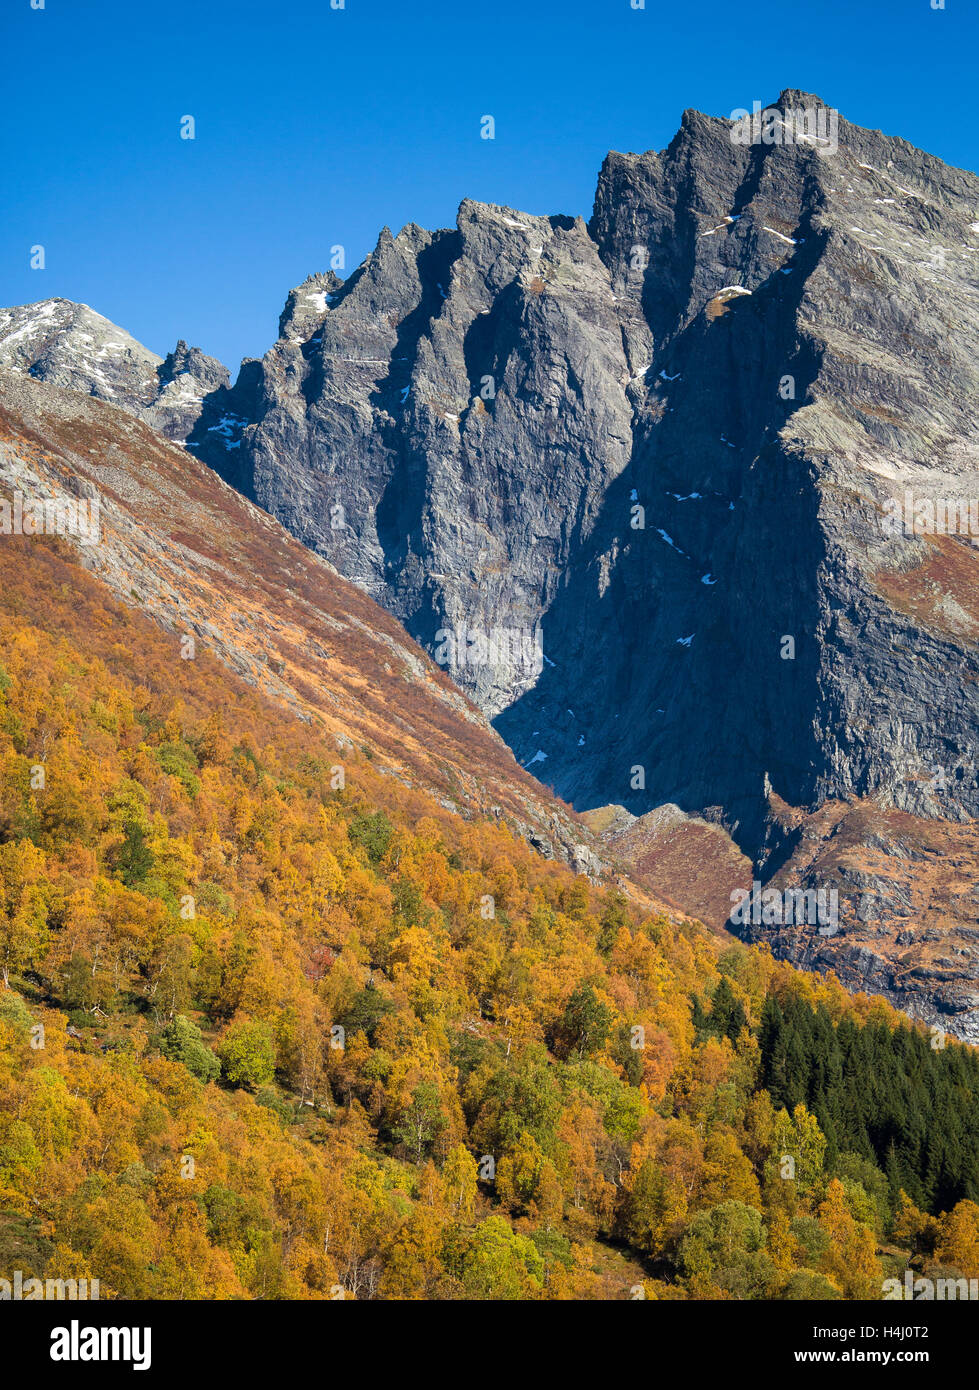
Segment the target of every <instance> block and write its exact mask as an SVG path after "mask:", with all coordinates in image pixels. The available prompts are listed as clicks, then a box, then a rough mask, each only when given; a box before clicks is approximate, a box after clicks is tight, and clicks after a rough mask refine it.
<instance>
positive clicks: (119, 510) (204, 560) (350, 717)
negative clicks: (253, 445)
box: [0, 369, 602, 874]
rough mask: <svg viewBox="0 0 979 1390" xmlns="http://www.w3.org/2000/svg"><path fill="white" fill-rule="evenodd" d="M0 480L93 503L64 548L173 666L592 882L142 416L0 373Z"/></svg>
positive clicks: (420, 672)
mask: <svg viewBox="0 0 979 1390" xmlns="http://www.w3.org/2000/svg"><path fill="white" fill-rule="evenodd" d="M0 483H2V484H3V485H4V488H5V491H6V492H7V494H8V496H14V495H16V494H17V493H19V494H20V495H21V496H22V497H25V498H46V499H49V500H50V502H51V503H52V504H55V503H61V504H64V503H68V504H75V503H78V502H79V501H80V502H82V504H83V505H88V503H87V502H86V499H92V498H95V499H98V513H97V517H98V528H97V529H98V540H97V543H93V541H92V538H88V539H86V538H83V537H81V536H79V535H72V534H70V533H69V534H67V535H66V537H65V540H66V543H68V544H70V545H71V546H72V547H73V549H74V551H75V555H76V563H77V564H79V565H81V566H82V567H83V568H84V570H86V571H88V572H89V573H90V574H91V575H93V576H94V577H95V578H96V579H97V580H98V581H100V582H101V583H102V584H104V585H106V586H107V587H108V589H109V590H110V591H111V593H112V594H114V595H115V596H116V598H117V599H118V600H119V601H121V602H122V603H123V604H124V605H126V606H127V607H129V608H134V609H136V610H137V611H138V612H140V613H142V614H144V615H145V616H146V617H147V618H149V619H151V620H152V621H153V622H155V623H157V624H159V625H161V626H162V627H163V628H164V629H166V630H167V631H168V632H169V633H170V641H171V643H172V647H173V651H174V659H175V660H178V659H180V652H181V651H182V650H183V644H184V643H192V644H193V651H194V658H193V659H195V660H196V659H197V654H198V651H199V653H200V655H201V656H202V657H203V656H206V657H207V658H208V659H211V660H214V659H216V660H217V661H219V662H220V663H222V664H223V665H224V666H225V667H226V668H227V669H228V670H229V671H230V672H232V673H233V674H234V675H236V676H238V677H240V678H241V679H242V680H244V681H245V682H246V683H247V684H248V685H249V686H251V687H253V688H254V689H255V691H256V692H257V693H260V694H261V696H262V697H263V698H265V699H268V700H272V701H274V702H275V703H277V704H279V705H281V706H282V707H284V708H286V709H288V710H289V711H291V712H292V713H293V714H295V715H296V716H298V717H299V718H301V719H302V720H303V721H304V722H306V723H307V724H310V725H315V726H316V727H317V728H319V729H321V730H324V731H328V732H329V734H330V736H331V737H332V738H333V740H334V742H335V746H336V747H337V748H338V749H340V750H342V749H348V750H350V749H353V748H354V747H355V746H356V747H357V748H361V749H367V750H368V751H369V753H370V756H371V757H372V758H376V761H377V765H378V766H379V767H380V768H383V769H386V770H387V771H388V773H389V775H394V776H396V777H398V778H400V779H402V780H403V781H405V782H407V783H408V784H409V785H415V786H418V787H420V788H424V789H425V790H426V791H427V792H429V793H430V794H432V795H434V796H436V797H437V798H438V799H439V801H440V802H441V803H442V804H443V805H445V806H447V807H449V808H451V809H452V810H454V811H458V812H460V813H462V814H465V815H468V816H485V817H489V818H491V819H494V820H499V821H501V822H506V823H508V824H510V825H511V826H512V827H513V829H514V830H515V831H516V832H517V833H519V834H522V835H523V836H525V837H526V838H527V839H529V840H530V841H531V842H533V843H534V844H535V845H536V846H538V847H539V848H540V849H541V850H542V851H544V852H545V853H546V854H548V855H553V854H556V855H558V856H559V857H562V858H564V859H565V860H566V861H567V862H569V863H572V864H575V865H576V866H577V867H578V868H579V869H581V870H582V871H587V872H592V873H594V874H599V873H601V872H602V869H601V865H600V863H599V860H598V858H597V856H596V855H595V854H594V853H593V851H592V849H591V848H590V845H591V844H592V843H593V837H592V835H591V832H590V831H589V829H588V828H587V827H586V826H585V825H584V824H583V823H582V822H580V821H579V820H578V819H577V818H576V817H575V816H574V814H573V813H572V812H571V811H570V809H569V808H567V807H564V806H562V805H561V804H560V803H559V802H557V801H556V800H555V799H554V798H553V797H551V796H549V795H548V794H547V793H546V792H545V791H544V789H543V788H542V787H541V785H540V783H539V782H537V781H536V780H535V779H534V778H533V777H531V776H530V775H529V774H528V773H525V772H523V771H522V770H521V768H520V767H519V766H518V765H517V764H516V763H515V762H514V760H513V757H512V755H511V753H510V752H509V750H508V749H507V748H506V746H505V745H504V743H503V742H502V740H501V739H500V737H499V735H498V734H496V733H495V732H494V730H493V729H492V728H491V726H490V725H489V724H488V722H487V721H486V719H485V717H484V716H483V715H482V714H481V713H480V711H479V710H478V709H477V708H476V707H475V706H474V705H472V704H471V703H470V702H469V701H468V700H467V699H466V697H465V696H464V695H462V694H461V693H460V692H459V690H458V689H457V688H456V687H455V686H454V685H453V683H452V682H451V681H450V680H449V678H448V677H447V676H446V675H445V673H444V672H442V671H440V670H439V668H438V667H437V666H435V665H434V663H433V662H432V661H431V660H430V658H429V657H427V655H426V654H425V653H424V652H423V651H421V650H420V649H419V648H418V647H417V646H416V645H415V644H414V642H413V641H412V640H411V639H410V638H409V637H408V636H407V634H406V633H405V631H404V630H403V628H401V627H400V625H399V624H398V623H397V622H396V621H395V620H394V619H393V618H391V617H389V616H388V615H387V614H386V613H385V612H384V611H383V610H382V609H380V608H378V607H377V605H376V604H375V603H374V602H373V601H372V600H371V599H369V598H367V597H366V596H365V595H364V594H363V593H361V591H360V590H359V589H357V588H356V587H355V586H353V585H352V584H350V583H348V582H347V581H346V580H344V579H342V578H341V577H340V576H339V575H337V573H336V572H335V571H334V570H333V569H332V568H331V566H330V565H329V564H327V563H326V562H325V561H323V560H321V559H319V558H317V557H316V556H315V555H312V554H310V552H309V551H308V550H306V549H305V548H304V547H303V546H301V545H299V544H298V542H296V541H294V540H293V539H292V538H291V537H290V536H289V534H288V533H287V532H286V531H284V530H283V529H282V528H281V527H280V526H279V525H278V524H277V523H275V522H273V521H272V520H271V519H270V518H269V517H268V516H266V515H265V514H264V513H262V512H260V511H258V509H257V508H255V507H254V506H252V505H251V504H250V503H248V502H246V501H245V500H244V499H243V498H242V497H241V496H240V495H239V494H238V493H236V492H235V491H233V489H231V488H230V487H228V486H227V485H226V484H225V483H223V482H222V481H221V480H220V479H219V478H218V477H217V476H216V474H215V473H213V472H212V471H211V470H210V469H209V468H207V467H206V466H205V465H204V464H202V463H199V462H198V461H197V460H196V459H194V458H193V456H192V455H190V454H188V453H187V452H185V451H184V450H183V449H179V448H177V447H176V446H174V445H171V444H169V443H168V442H167V441H166V440H163V439H161V437H160V436H159V434H157V433H156V432H155V431H154V430H152V429H150V428H149V427H148V426H147V425H145V424H143V423H142V421H138V420H135V419H133V418H131V416H130V415H129V413H128V412H124V411H123V410H121V409H119V408H117V407H115V406H112V405H109V404H107V403H105V402H103V401H99V400H96V399H88V400H86V399H83V398H82V397H81V396H80V395H78V394H77V393H75V392H73V391H70V390H69V391H64V390H61V389H59V388H57V387H55V386H52V385H51V384H48V383H42V382H37V381H33V380H31V379H30V378H29V377H26V376H24V375H22V374H18V373H13V372H9V371H5V370H3V369H0Z"/></svg>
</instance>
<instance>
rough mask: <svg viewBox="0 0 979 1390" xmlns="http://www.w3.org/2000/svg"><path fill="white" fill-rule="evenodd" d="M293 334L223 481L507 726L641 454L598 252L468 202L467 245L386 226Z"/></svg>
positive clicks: (265, 366) (552, 225)
mask: <svg viewBox="0 0 979 1390" xmlns="http://www.w3.org/2000/svg"><path fill="white" fill-rule="evenodd" d="M281 333H282V336H281V337H280V340H279V342H278V343H277V344H276V345H275V347H274V348H273V349H272V350H271V351H270V352H269V353H268V354H266V356H265V358H264V359H263V361H262V364H261V368H260V375H259V385H258V397H259V400H258V419H257V422H256V424H255V425H254V426H253V427H249V428H247V429H246V430H245V432H244V436H243V440H242V457H241V462H242V464H243V465H247V468H248V473H247V476H242V474H241V473H240V472H239V473H235V472H234V466H232V469H231V470H229V476H232V477H233V480H234V481H235V482H236V484H237V485H238V486H244V488H245V489H246V491H248V493H249V495H250V496H251V497H253V499H254V500H255V501H257V502H258V503H259V504H260V505H261V506H263V507H265V508H266V510H268V511H270V512H272V513H273V515H275V516H276V517H277V518H278V519H279V520H280V521H282V522H283V523H284V524H285V525H286V526H287V527H288V528H289V529H290V530H291V531H293V533H294V534H296V535H297V536H299V537H300V538H301V539H302V540H304V541H305V542H306V544H307V545H310V546H311V547H312V548H314V549H316V550H317V551H318V552H319V553H321V554H323V555H324V556H326V557H327V558H328V559H329V560H330V561H331V563H333V564H334V565H335V566H336V567H337V568H338V569H339V570H340V571H341V572H342V573H343V574H345V575H346V576H348V577H349V578H352V579H354V580H355V582H356V583H358V584H359V585H361V586H362V587H363V588H365V589H366V590H367V591H368V592H369V593H371V594H372V596H374V597H375V598H377V599H378V600H379V601H380V602H382V603H383V604H384V605H385V607H387V608H388V609H389V610H390V611H391V612H393V613H395V614H396V615H397V616H398V617H400V618H401V619H402V620H403V621H404V622H405V623H406V625H407V626H408V628H409V630H410V631H411V632H412V634H413V635H414V636H415V637H416V638H418V640H420V641H421V642H422V643H423V644H424V645H426V646H427V647H429V648H430V649H431V650H432V651H433V653H435V654H436V657H437V659H441V660H442V663H443V664H445V665H447V666H448V667H449V668H450V669H451V671H452V674H453V675H454V676H455V678H456V679H457V681H458V682H459V684H460V685H462V686H463V688H465V689H466V690H467V691H468V692H469V693H470V694H472V695H474V696H475V697H476V699H477V700H478V702H479V703H480V704H481V705H482V707H483V708H484V709H485V710H487V711H488V712H489V713H491V714H495V713H498V712H499V711H500V710H501V709H503V708H504V707H505V706H506V705H507V704H509V703H511V702H512V701H513V700H514V699H515V698H516V697H517V696H519V695H520V694H522V693H523V692H524V691H526V690H529V689H530V688H531V687H532V686H533V684H534V682H535V681H536V679H537V678H538V676H539V674H540V671H541V668H542V667H543V666H544V664H545V662H544V656H543V655H542V654H541V651H540V639H539V624H540V621H541V618H542V616H543V614H544V613H546V612H547V610H548V609H549V607H550V606H551V604H552V603H553V602H554V599H555V596H556V594H557V592H558V589H559V588H560V586H561V584H562V583H563V576H564V575H565V573H566V571H567V569H568V567H569V565H570V564H571V563H572V559H573V556H574V554H575V552H576V550H578V549H579V548H580V546H581V545H582V543H583V541H584V540H585V538H586V537H587V536H588V535H589V534H590V532H591V530H592V528H593V526H594V524H595V521H596V518H597V516H598V513H599V510H600V507H601V502H602V498H603V496H604V495H605V493H606V491H607V490H608V488H609V487H610V486H611V485H612V483H613V482H614V480H615V479H616V477H617V476H618V475H619V474H620V473H621V472H622V470H623V469H624V468H625V467H626V465H627V462H628V459H629V453H630V449H631V445H632V435H631V422H632V408H631V406H630V404H629V401H628V400H627V397H626V395H625V387H626V385H627V384H628V381H629V375H630V369H629V365H628V355H627V352H626V349H625V347H624V344H623V341H622V332H621V326H620V321H619V315H618V313H617V310H616V306H615V303H614V300H613V296H612V293H611V287H610V281H609V274H608V271H607V269H606V267H605V266H604V265H603V263H602V261H601V259H600V257H599V255H598V248H597V246H596V245H595V243H594V241H593V240H592V239H591V238H590V237H589V235H588V232H587V230H586V228H585V226H584V224H583V223H582V222H581V221H580V220H573V219H571V218H564V217H557V218H539V217H527V216H524V215H522V214H518V213H515V212H513V211H511V210H510V209H508V208H501V207H491V206H485V205H481V204H477V203H471V202H464V203H463V204H462V207H461V208H460V210H459V218H458V225H457V227H456V229H455V230H453V231H446V232H437V233H435V234H434V235H431V234H429V233H428V232H424V231H422V230H421V229H420V228H418V227H415V226H408V227H405V228H404V229H403V230H402V231H401V232H400V233H399V235H398V236H397V237H392V236H391V234H390V233H389V232H388V231H387V230H386V229H385V231H384V232H382V234H381V237H380V240H379V241H378V244H377V248H376V250H375V251H374V252H373V253H372V255H371V256H369V257H368V259H367V261H366V262H365V263H364V265H363V266H361V268H360V269H359V270H358V271H357V272H356V273H355V274H354V275H353V276H351V278H350V279H349V280H348V281H347V282H346V283H345V284H343V285H341V284H340V282H339V281H336V280H335V279H333V278H332V277H327V276H315V277H313V278H312V279H311V280H308V281H307V282H306V283H305V284H304V285H302V286H301V287H300V288H299V289H298V290H295V291H293V293H292V294H291V295H290V297H289V303H288V305H287V307H286V311H285V313H284V314H283V318H282V329H281ZM232 442H236V441H232ZM202 456H203V455H202ZM207 457H208V459H209V461H212V462H214V463H215V465H216V466H218V467H219V468H220V466H221V460H220V458H219V457H215V456H214V455H213V454H212V453H210V452H209V453H208V454H207ZM236 464H237V461H236ZM440 634H441V636H440Z"/></svg>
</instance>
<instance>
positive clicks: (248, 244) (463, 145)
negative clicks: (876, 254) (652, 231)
mask: <svg viewBox="0 0 979 1390" xmlns="http://www.w3.org/2000/svg"><path fill="white" fill-rule="evenodd" d="M946 4H947V8H946V9H945V10H937V11H936V10H933V9H931V7H930V3H929V0H819V3H809V4H800V3H798V0H796V3H794V4H792V3H785V4H783V3H771V4H765V3H762V4H757V3H755V4H751V3H747V0H745V2H744V3H740V4H739V3H736V0H724V3H720V0H699V3H694V0H685V3H684V0H646V8H645V10H639V11H636V10H633V9H631V8H630V0H563V2H562V0H468V2H467V0H454V3H453V0H346V8H345V9H343V10H333V9H331V8H330V3H329V0H278V2H277V0H172V3H168V4H162V3H152V0H150V2H148V0H45V8H44V9H43V10H32V9H31V8H30V0H3V5H2V16H0V52H2V53H3V71H4V101H3V119H2V129H3V135H2V137H0V140H2V148H3V154H4V160H3V188H4V194H3V202H4V205H5V206H4V208H3V211H2V214H0V266H2V276H0V303H3V304H20V303H24V302H27V301H30V300H36V299H43V298H47V297H49V296H51V295H64V296H66V297H68V298H70V299H79V300H83V301H84V302H85V303H87V304H90V305H92V307H93V308H95V309H97V310H98V311H99V312H100V313H103V314H105V315H107V316H108V317H109V318H111V319H114V320H115V321H116V322H118V323H120V324H121V325H122V326H123V327H125V328H127V329H128V330H129V331H130V332H131V333H133V334H134V335H135V336H136V337H137V338H139V339H141V340H142V341H143V342H145V343H146V344H147V346H149V347H151V348H152V349H154V351H156V352H158V353H160V354H161V355H162V354H163V353H165V352H166V351H167V350H168V349H169V347H171V346H172V345H173V343H174V342H175V341H176V339H177V338H178V337H183V338H186V339H188V340H189V341H190V342H191V343H196V344H199V345H200V346H201V347H203V348H204V349H205V351H207V352H211V353H213V354H215V355H216V356H218V357H221V358H222V359H223V360H224V361H226V362H228V363H229V365H231V366H232V367H233V368H236V367H237V364H238V361H239V359H240V358H241V357H242V356H256V355H260V354H261V353H262V352H264V351H265V350H266V348H267V347H268V346H269V345H270V343H271V341H272V339H273V338H274V335H275V328H276V322H277V318H278V314H279V311H280V309H281V307H282V304H283V302H284V300H285V296H286V294H287V292H288V290H289V289H290V288H291V287H292V286H293V285H295V284H297V283H299V281H301V280H302V279H303V278H304V277H305V276H306V275H307V274H310V273H311V272H313V271H315V270H321V269H326V268H328V257H329V248H330V246H332V245H333V244H334V243H342V244H343V245H344V246H345V247H346V251H347V267H348V273H349V270H351V269H352V268H353V267H354V266H355V265H356V264H357V262H358V261H359V260H361V258H362V257H363V256H364V255H365V254H366V253H367V252H368V251H369V250H371V248H372V247H373V246H374V244H375V242H376V240H377V234H378V231H379V230H380V228H381V227H382V226H383V225H384V224H385V223H387V224H388V225H389V226H390V227H391V228H392V229H393V230H394V231H397V230H398V228H399V227H401V226H402V225H403V224H404V223H405V222H409V221H414V222H418V223H420V224H421V225H422V226H427V227H437V226H449V225H451V224H452V223H453V222H454V220H455V210H456V208H457V206H458V204H459V201H460V200H461V199H462V198H463V197H467V196H468V197H473V198H478V199H482V200H485V201H488V202H496V203H507V204H509V205H511V206H513V207H516V208H519V209H521V210H523V211H527V212H532V213H558V212H564V213H580V214H582V215H584V216H585V217H587V216H588V215H589V214H590V212H591V206H592V198H593V195H594V188H595V179H596V175H597V173H598V169H599V167H600V164H601V161H602V159H603V157H604V155H605V153H606V151H607V150H608V149H610V148H611V149H620V150H645V149H650V148H656V149H661V148H663V147H664V146H665V145H666V144H667V143H668V142H669V140H670V139H671V138H672V136H673V134H674V132H675V130H676V128H677V126H678V124H679V120H680V115H681V113H682V111H683V110H684V108H686V107H696V108H698V109H699V110H702V111H707V112H709V113H710V114H712V115H719V116H720V115H724V116H726V115H728V114H729V113H730V111H731V110H733V109H734V108H735V107H750V106H751V103H752V101H754V100H755V99H757V100H759V101H762V102H768V101H771V100H773V99H774V98H775V97H776V96H777V94H778V93H779V92H780V91H781V90H782V89H783V88H786V87H797V88H801V89H802V90H805V91H810V92H815V93H816V94H817V95H819V96H820V97H822V98H823V100H824V101H826V102H827V103H828V104H829V105H831V106H835V107H837V108H838V109H839V110H840V111H841V112H842V114H843V115H844V116H846V117H847V118H848V119H849V120H853V121H856V122H857V123H858V124H861V125H867V126H871V127H874V128H876V129H880V130H884V131H886V132H887V133H888V134H892V135H902V136H904V137H905V138H906V139H908V140H911V141H912V142H913V143H914V144H917V145H920V146H922V147H923V148H925V149H927V150H929V151H931V152H932V153H934V154H937V155H940V156H941V157H942V158H943V159H945V160H947V161H948V162H950V163H952V164H956V165H959V166H962V167H965V168H972V169H974V168H976V162H977V161H976V146H977V133H976V111H975V104H974V102H975V92H976V88H977V81H976V77H977V71H976V68H977V64H976V53H977V51H979V22H977V17H976V3H975V0H946ZM188 114H189V115H193V116H194V117H195V120H196V126H197V138H196V139H195V140H194V141H189V140H181V139H180V138H179V123H180V118H181V117H182V116H184V115H188ZM485 114H492V115H493V116H494V117H495V120H496V139H495V140H494V141H488V140H481V139H480V138H479V120H480V117H481V116H483V115H485ZM36 243H40V244H43V245H44V247H45V248H46V256H47V268H46V269H45V270H43V271H31V270H30V269H29V268H28V251H29V248H30V247H31V246H32V245H34V244H36Z"/></svg>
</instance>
